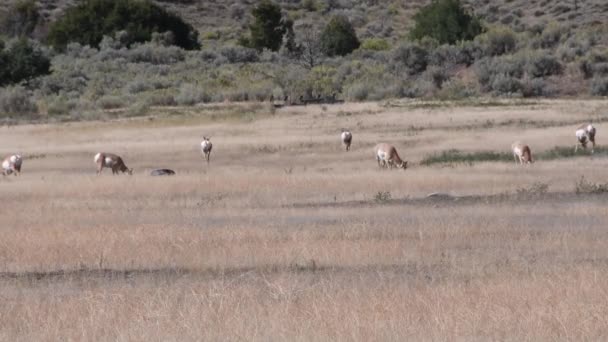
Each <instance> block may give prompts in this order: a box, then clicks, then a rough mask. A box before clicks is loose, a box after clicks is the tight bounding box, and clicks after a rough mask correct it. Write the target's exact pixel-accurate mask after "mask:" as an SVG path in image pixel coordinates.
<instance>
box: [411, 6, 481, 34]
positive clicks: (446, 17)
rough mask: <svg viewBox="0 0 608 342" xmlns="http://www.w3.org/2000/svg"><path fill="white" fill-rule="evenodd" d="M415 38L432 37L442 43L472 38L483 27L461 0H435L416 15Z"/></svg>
mask: <svg viewBox="0 0 608 342" xmlns="http://www.w3.org/2000/svg"><path fill="white" fill-rule="evenodd" d="M414 22H415V24H414V28H413V29H412V31H411V32H410V35H411V37H412V38H413V39H422V38H424V37H430V38H433V39H435V40H437V41H438V42H439V43H440V44H454V43H456V42H458V41H462V40H471V39H473V38H475V36H477V35H478V34H480V33H481V32H482V31H483V29H482V27H481V24H480V22H479V20H478V19H477V18H476V17H475V16H473V15H470V14H468V13H467V12H466V11H465V9H464V7H462V4H461V3H460V0H433V2H432V3H431V4H429V5H428V6H425V7H423V8H421V9H420V11H418V13H416V15H414Z"/></svg>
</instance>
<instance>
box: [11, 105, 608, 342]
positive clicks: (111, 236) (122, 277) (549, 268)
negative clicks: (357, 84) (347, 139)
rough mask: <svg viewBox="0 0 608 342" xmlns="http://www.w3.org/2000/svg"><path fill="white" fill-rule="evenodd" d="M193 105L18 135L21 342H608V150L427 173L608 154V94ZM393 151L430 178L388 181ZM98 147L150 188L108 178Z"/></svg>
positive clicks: (19, 129)
mask: <svg viewBox="0 0 608 342" xmlns="http://www.w3.org/2000/svg"><path fill="white" fill-rule="evenodd" d="M163 110H165V111H166V109H163ZM174 111H175V112H178V111H179V112H180V114H179V115H176V114H175V113H172V112H169V113H167V112H164V113H155V114H154V115H153V116H150V117H147V118H138V119H132V120H121V121H108V122H87V123H64V124H49V125H21V126H12V127H1V128H0V132H1V133H0V153H1V154H2V155H7V154H9V153H13V152H20V153H22V154H23V155H24V165H23V173H22V175H21V176H20V177H13V176H9V177H4V178H0V193H1V194H2V198H3V201H2V205H1V206H0V230H1V233H2V239H0V340H8V341H31V340H38V341H44V340H66V341H67V340H70V341H72V340H95V341H104V340H112V341H115V340H118V341H127V340H128V341H132V340H142V341H143V340H145V341H171V340H174V341H175V340H180V341H182V340H263V341H269V340H289V341H298V340H300V341H309V340H348V341H352V340H357V341H370V340H400V341H403V340H423V341H424V340H440V341H441V340H445V341H456V340H476V341H482V340H484V341H485V340H513V341H522V340H534V341H538V340H605V339H607V338H608V230H607V223H608V206H607V205H608V193H605V192H603V191H602V189H603V188H601V187H600V188H599V190H598V191H595V192H596V193H578V194H577V193H575V184H576V182H577V181H579V180H580V178H581V176H584V177H585V179H586V180H587V181H588V182H591V183H597V184H603V183H606V182H608V176H606V172H605V170H606V168H607V167H608V157H607V155H606V154H605V153H596V154H595V155H593V156H591V155H589V154H587V153H580V156H577V157H573V158H563V159H555V160H551V161H544V160H539V161H537V162H536V163H534V164H532V165H529V166H519V165H516V164H515V163H514V162H476V163H469V164H457V163H444V164H434V165H432V166H422V165H420V161H421V160H422V159H423V158H425V157H427V156H429V155H431V154H433V153H438V152H441V151H446V150H450V149H458V150H460V151H465V152H475V151H496V152H505V151H506V152H509V148H510V145H511V143H512V142H513V141H514V140H524V141H526V142H528V143H529V144H530V146H531V147H532V152H533V153H541V152H542V151H546V150H549V149H552V148H553V147H555V146H567V147H571V148H574V146H575V142H576V140H575V138H574V129H575V127H576V126H577V125H578V124H579V123H580V122H584V121H589V120H591V121H593V122H594V123H596V127H597V129H598V136H597V140H598V144H599V146H602V145H604V144H608V138H605V137H608V122H606V121H607V120H608V103H607V102H606V101H584V100H578V101H575V100H569V101H566V100H554V101H534V102H519V101H511V102H509V101H506V102H500V103H489V104H486V105H483V104H480V103H475V102H470V103H468V104H462V103H461V104H458V105H453V106H447V105H440V104H434V103H421V102H393V103H383V104H378V103H363V104H345V105H332V106H324V107H321V106H316V105H315V106H308V107H288V108H281V109H279V110H277V111H276V112H275V113H270V110H269V109H268V108H267V107H265V106H263V105H253V104H245V105H235V106H231V105H226V106H207V107H199V108H196V109H188V111H181V109H179V108H175V109H174ZM342 127H345V128H350V129H351V130H352V131H353V135H354V138H353V145H352V148H351V151H350V152H345V151H344V150H343V148H342V146H341V145H340V141H339V135H340V128H342ZM203 135H207V136H211V141H212V142H213V144H214V148H213V152H212V154H211V163H210V164H209V165H206V164H205V163H204V162H203V158H202V156H201V154H200V151H199V150H198V144H199V143H200V140H201V138H202V136H203ZM380 141H385V142H390V143H393V144H394V145H395V146H396V147H397V149H398V151H399V152H400V154H401V157H402V158H404V159H406V160H409V161H410V164H411V167H410V168H408V169H407V170H406V171H405V172H404V171H401V170H393V171H388V170H385V171H382V170H379V169H378V167H377V165H376V161H375V159H374V156H373V153H372V148H373V146H374V145H375V144H376V143H377V142H380ZM98 151H106V152H114V153H117V154H119V155H121V156H123V157H124V159H125V162H126V164H127V165H128V166H129V167H132V168H134V169H135V171H134V175H133V176H127V175H120V176H112V174H111V171H110V170H108V169H106V170H104V172H103V173H102V175H100V176H99V177H97V176H95V164H94V163H93V156H94V154H95V153H96V152H98ZM160 167H169V168H172V169H174V170H176V172H177V175H176V176H174V177H169V178H164V177H150V176H149V175H148V174H149V171H150V170H152V169H153V168H160ZM539 184H541V185H543V184H544V185H546V186H548V189H545V188H543V186H538V185H539ZM545 190H546V191H545ZM434 192H440V193H446V194H449V195H451V196H452V197H447V196H445V197H441V196H439V197H434V198H427V197H426V196H427V195H428V194H429V193H434ZM446 197H447V198H446Z"/></svg>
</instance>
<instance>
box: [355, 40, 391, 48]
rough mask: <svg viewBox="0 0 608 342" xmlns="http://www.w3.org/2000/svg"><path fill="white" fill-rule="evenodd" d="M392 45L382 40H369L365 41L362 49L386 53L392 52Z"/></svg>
mask: <svg viewBox="0 0 608 342" xmlns="http://www.w3.org/2000/svg"><path fill="white" fill-rule="evenodd" d="M390 48H391V46H390V44H389V43H388V42H387V41H386V40H384V39H382V38H369V39H366V40H364V41H363V43H362V44H361V49H363V50H371V51H386V50H390Z"/></svg>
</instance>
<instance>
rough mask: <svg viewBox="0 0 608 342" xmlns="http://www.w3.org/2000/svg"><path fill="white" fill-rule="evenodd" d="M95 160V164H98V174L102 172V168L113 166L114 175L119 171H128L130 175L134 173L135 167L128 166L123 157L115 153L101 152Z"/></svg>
mask: <svg viewBox="0 0 608 342" xmlns="http://www.w3.org/2000/svg"><path fill="white" fill-rule="evenodd" d="M94 160H95V164H97V174H98V175H99V174H100V173H101V170H103V168H104V167H108V168H111V169H112V174H113V175H115V174H118V172H119V171H120V172H122V173H125V172H126V173H128V174H130V175H132V174H133V169H129V168H127V166H126V165H125V162H124V161H123V160H122V158H121V157H119V156H117V155H115V154H112V153H105V152H99V153H97V154H96V155H95V158H94Z"/></svg>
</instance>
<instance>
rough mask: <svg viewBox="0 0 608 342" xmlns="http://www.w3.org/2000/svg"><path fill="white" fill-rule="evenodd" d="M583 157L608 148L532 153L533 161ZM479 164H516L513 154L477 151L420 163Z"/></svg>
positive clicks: (562, 148)
mask: <svg viewBox="0 0 608 342" xmlns="http://www.w3.org/2000/svg"><path fill="white" fill-rule="evenodd" d="M583 156H596V157H597V156H608V148H604V147H596V148H595V153H594V154H591V150H590V149H587V150H582V149H580V148H579V150H578V151H577V152H574V146H555V147H554V148H552V149H550V150H546V151H542V152H539V153H536V154H535V153H534V151H532V159H533V160H535V161H538V160H556V159H566V158H575V157H583ZM479 162H514V158H513V154H512V153H511V152H510V151H505V152H495V151H477V152H464V151H460V150H456V149H452V150H447V151H442V152H440V153H436V154H432V155H430V156H427V157H425V158H423V159H422V161H420V165H423V166H429V165H433V164H469V165H472V164H473V163H479Z"/></svg>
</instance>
